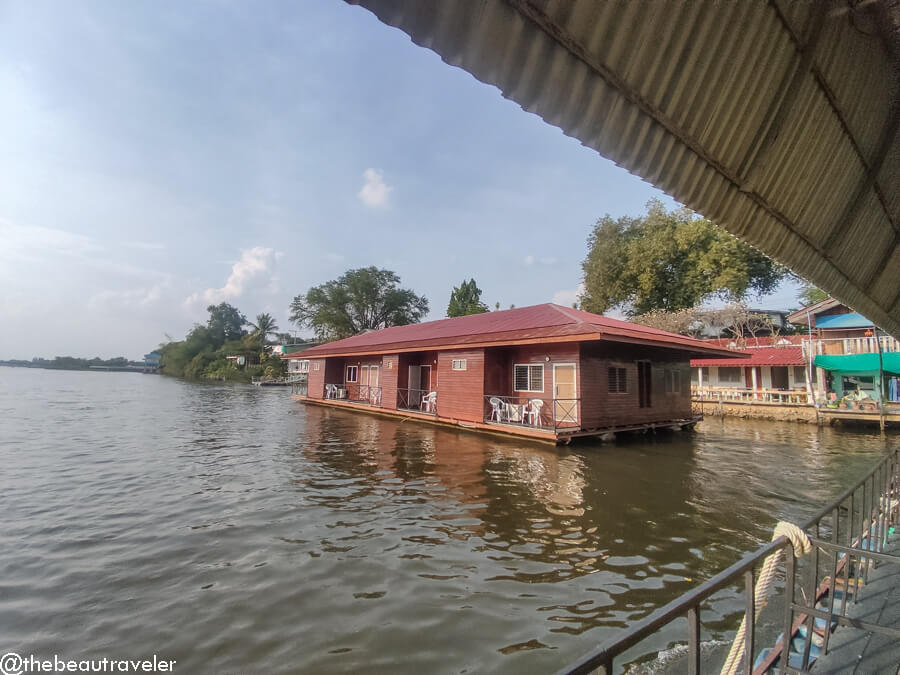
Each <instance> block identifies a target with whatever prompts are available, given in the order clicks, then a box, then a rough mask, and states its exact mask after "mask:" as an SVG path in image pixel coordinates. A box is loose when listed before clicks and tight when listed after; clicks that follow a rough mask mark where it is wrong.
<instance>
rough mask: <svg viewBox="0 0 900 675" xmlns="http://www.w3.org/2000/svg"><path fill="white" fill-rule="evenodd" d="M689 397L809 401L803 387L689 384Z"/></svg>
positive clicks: (794, 402) (741, 400)
mask: <svg viewBox="0 0 900 675" xmlns="http://www.w3.org/2000/svg"><path fill="white" fill-rule="evenodd" d="M691 397H692V398H694V399H697V400H701V401H726V402H727V401H734V402H738V403H793V404H800V403H805V404H808V403H809V394H808V393H807V391H806V390H805V389H744V388H738V387H703V388H700V387H697V386H695V385H691Z"/></svg>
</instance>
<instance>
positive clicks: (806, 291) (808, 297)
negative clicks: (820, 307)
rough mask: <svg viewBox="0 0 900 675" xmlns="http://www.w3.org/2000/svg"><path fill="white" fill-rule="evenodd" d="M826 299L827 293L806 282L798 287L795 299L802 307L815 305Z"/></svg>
mask: <svg viewBox="0 0 900 675" xmlns="http://www.w3.org/2000/svg"><path fill="white" fill-rule="evenodd" d="M828 297H829V296H828V293H826V292H825V291H823V290H822V289H821V288H817V287H816V286H813V285H812V284H811V283H809V282H807V281H804V282H803V283H802V285H801V286H800V290H799V291H798V292H797V299H798V300H799V301H800V302H802V303H803V306H804V307H809V306H810V305H815V304H816V303H817V302H822V301H823V300H827V299H828Z"/></svg>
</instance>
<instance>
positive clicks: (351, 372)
mask: <svg viewBox="0 0 900 675" xmlns="http://www.w3.org/2000/svg"><path fill="white" fill-rule="evenodd" d="M358 373H359V369H358V368H357V367H356V366H347V382H356V378H357V374H358Z"/></svg>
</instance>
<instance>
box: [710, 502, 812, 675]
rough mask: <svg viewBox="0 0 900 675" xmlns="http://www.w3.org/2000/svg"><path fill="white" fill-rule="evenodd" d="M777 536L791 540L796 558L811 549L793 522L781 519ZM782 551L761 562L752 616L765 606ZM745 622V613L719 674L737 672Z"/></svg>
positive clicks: (745, 637)
mask: <svg viewBox="0 0 900 675" xmlns="http://www.w3.org/2000/svg"><path fill="white" fill-rule="evenodd" d="M779 537H785V538H786V539H787V540H788V541H790V542H791V546H793V547H794V556H796V557H798V558H800V557H802V556H805V555H806V554H807V553H809V552H810V551H812V548H813V547H812V543H811V542H810V541H809V537H807V536H806V533H805V532H804V531H803V530H801V529H800V528H799V527H797V526H796V525H794V524H793V523H788V522H785V521H783V520H782V521H780V522H779V523H778V524H777V525H776V526H775V531H774V532H773V533H772V541H775V540H776V539H778V538H779ZM783 553H784V549H783V548H779V549H778V550H777V551H775V552H774V553H772V554H771V555H770V556H769V557H768V558H766V562H765V563H763V568H762V571H761V572H760V574H759V578H758V579H757V580H756V586H755V587H754V589H753V605H754V607H756V610H755V612H754V616H758V615H759V614H758V613H759V611H760V610H762V608H763V607H765V606H766V602H767V601H768V598H769V591H770V590H771V589H772V583H773V582H774V581H775V572H776V570H777V568H778V563H779V562H781V556H782V554H783ZM746 622H747V617H746V615H745V616H744V618H743V619H742V620H741V627H740V628H738V632H737V635H735V636H734V642H732V643H731V651H730V652H728V658H727V659H726V660H725V665H724V666H722V672H721V675H735V673H737V672H738V668H739V667H740V665H741V661H742V659H743V657H744V641H745V640H746V639H747V626H746ZM790 638H791V636H790V635H786V636H784V639H785V640H789V639H790Z"/></svg>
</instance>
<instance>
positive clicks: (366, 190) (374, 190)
mask: <svg viewBox="0 0 900 675" xmlns="http://www.w3.org/2000/svg"><path fill="white" fill-rule="evenodd" d="M363 179H364V180H365V182H364V183H363V186H362V189H361V190H360V191H359V192H358V193H357V195H356V196H357V197H359V199H360V200H361V201H362V203H363V204H365V205H366V206H372V207H382V206H387V203H388V196H389V195H390V193H391V190H393V189H394V188H392V187H391V186H390V185H388V184H387V183H385V182H384V174H382V172H381V171H379V170H378V169H366V170H365V171H363Z"/></svg>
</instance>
